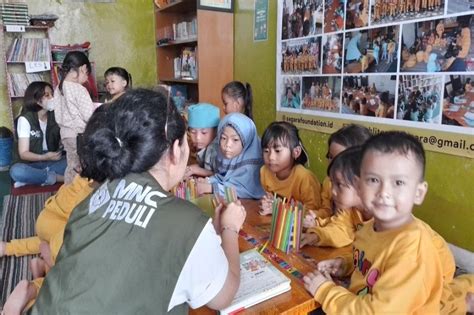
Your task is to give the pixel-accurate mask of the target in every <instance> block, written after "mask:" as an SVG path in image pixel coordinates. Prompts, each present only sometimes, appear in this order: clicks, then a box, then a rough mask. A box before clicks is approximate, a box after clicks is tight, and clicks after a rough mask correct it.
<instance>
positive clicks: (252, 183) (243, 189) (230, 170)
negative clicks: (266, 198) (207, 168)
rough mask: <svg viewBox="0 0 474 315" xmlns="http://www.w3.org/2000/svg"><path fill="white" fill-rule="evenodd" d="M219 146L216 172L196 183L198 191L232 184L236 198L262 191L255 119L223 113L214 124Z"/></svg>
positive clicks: (260, 153)
mask: <svg viewBox="0 0 474 315" xmlns="http://www.w3.org/2000/svg"><path fill="white" fill-rule="evenodd" d="M217 139H219V150H218V152H217V157H216V168H215V170H214V171H215V174H214V175H213V176H211V177H208V178H207V179H205V178H202V179H200V180H199V181H198V183H197V190H198V192H199V193H200V194H204V193H212V192H213V189H219V193H220V194H221V195H223V194H224V193H223V192H224V188H225V187H230V186H233V187H234V188H235V189H236V192H237V196H238V197H239V198H251V199H260V198H261V197H262V196H263V195H264V193H265V192H264V191H263V189H262V186H261V185H260V176H259V174H260V173H259V170H260V167H261V166H262V164H263V160H262V149H261V147H260V139H259V137H258V135H257V128H256V127H255V124H254V122H253V121H252V120H251V119H250V118H248V117H247V116H245V115H244V114H240V113H231V114H228V115H227V116H225V117H224V118H223V119H222V120H221V122H220V123H219V127H218V128H217Z"/></svg>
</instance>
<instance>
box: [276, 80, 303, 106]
mask: <svg viewBox="0 0 474 315" xmlns="http://www.w3.org/2000/svg"><path fill="white" fill-rule="evenodd" d="M279 91H280V107H283V108H301V78H300V77H283V78H282V80H281V83H280V89H279Z"/></svg>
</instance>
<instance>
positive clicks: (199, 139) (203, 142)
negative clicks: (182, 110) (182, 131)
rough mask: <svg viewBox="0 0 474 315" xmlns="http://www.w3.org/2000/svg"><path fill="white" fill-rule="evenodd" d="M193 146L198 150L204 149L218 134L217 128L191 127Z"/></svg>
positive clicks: (190, 133)
mask: <svg viewBox="0 0 474 315" xmlns="http://www.w3.org/2000/svg"><path fill="white" fill-rule="evenodd" d="M189 135H190V136H191V141H192V142H193V146H194V147H195V148H196V149H197V150H201V149H204V148H205V147H207V146H208V145H209V143H211V142H212V140H214V138H215V136H216V128H189Z"/></svg>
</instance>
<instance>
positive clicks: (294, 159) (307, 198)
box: [260, 121, 321, 215]
mask: <svg viewBox="0 0 474 315" xmlns="http://www.w3.org/2000/svg"><path fill="white" fill-rule="evenodd" d="M262 150H263V160H264V162H265V165H264V166H262V168H261V169H260V181H261V183H262V187H263V189H264V190H265V191H266V192H267V193H266V195H265V196H264V197H263V198H262V200H261V209H262V210H261V211H260V214H262V215H267V214H271V213H272V202H273V194H277V195H279V196H281V197H285V198H287V199H290V198H293V199H295V200H297V201H300V202H302V203H303V205H304V206H305V208H306V209H314V210H315V209H319V208H320V207H321V184H320V183H319V181H318V179H317V177H316V176H315V175H314V174H313V173H312V172H311V171H310V170H308V169H306V168H305V167H304V165H305V164H306V162H307V161H308V156H307V155H306V152H305V150H304V147H303V144H302V143H301V139H300V137H299V133H298V129H297V128H296V127H295V126H294V125H293V124H290V123H287V122H284V121H275V122H272V123H271V124H270V125H269V126H268V127H267V129H266V130H265V132H264V133H263V136H262Z"/></svg>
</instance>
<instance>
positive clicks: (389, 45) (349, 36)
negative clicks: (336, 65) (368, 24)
mask: <svg viewBox="0 0 474 315" xmlns="http://www.w3.org/2000/svg"><path fill="white" fill-rule="evenodd" d="M399 30H400V27H399V26H398V25H393V26H385V27H378V28H373V29H368V30H361V31H354V32H346V33H345V34H346V39H345V44H344V45H345V51H344V72H345V73H364V72H365V73H373V72H379V73H380V72H396V71H397V64H398V57H397V51H398V44H397V42H398V37H399Z"/></svg>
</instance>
